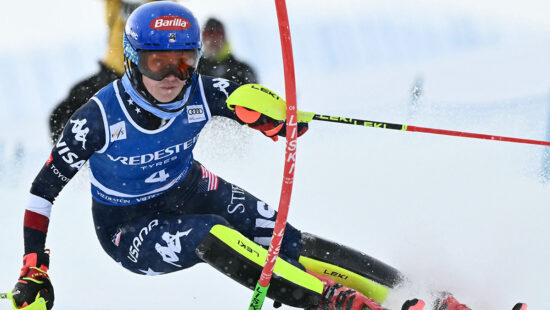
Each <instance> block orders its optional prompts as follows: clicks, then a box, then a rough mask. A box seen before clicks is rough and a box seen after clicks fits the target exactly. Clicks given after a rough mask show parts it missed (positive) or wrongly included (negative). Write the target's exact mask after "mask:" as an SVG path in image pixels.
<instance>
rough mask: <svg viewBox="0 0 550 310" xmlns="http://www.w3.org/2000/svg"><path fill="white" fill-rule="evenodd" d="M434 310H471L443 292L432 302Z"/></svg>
mask: <svg viewBox="0 0 550 310" xmlns="http://www.w3.org/2000/svg"><path fill="white" fill-rule="evenodd" d="M434 310H472V309H470V308H468V307H467V306H466V305H464V304H461V303H459V302H458V300H456V298H454V297H453V295H451V294H449V293H447V292H444V293H441V294H440V295H439V296H438V297H437V298H436V299H435V301H434Z"/></svg>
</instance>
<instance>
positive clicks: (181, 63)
mask: <svg viewBox="0 0 550 310" xmlns="http://www.w3.org/2000/svg"><path fill="white" fill-rule="evenodd" d="M198 62H199V51H198V50H196V49H195V50H178V51H149V50H141V51H139V71H140V72H141V73H142V74H143V75H145V76H147V77H148V78H150V79H153V80H155V81H161V80H163V79H164V78H166V77H168V76H170V75H174V76H175V77H177V78H178V79H180V80H182V81H184V80H187V79H189V78H190V77H191V76H192V75H193V73H194V72H195V70H196V68H197V65H198Z"/></svg>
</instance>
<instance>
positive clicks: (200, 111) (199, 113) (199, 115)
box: [187, 105, 206, 123]
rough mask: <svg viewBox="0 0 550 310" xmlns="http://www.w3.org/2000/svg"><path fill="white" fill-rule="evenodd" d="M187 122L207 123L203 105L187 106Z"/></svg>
mask: <svg viewBox="0 0 550 310" xmlns="http://www.w3.org/2000/svg"><path fill="white" fill-rule="evenodd" d="M187 120H188V121H189V123H196V122H201V121H205V120H206V116H205V115H204V108H203V107H202V105H190V106H187Z"/></svg>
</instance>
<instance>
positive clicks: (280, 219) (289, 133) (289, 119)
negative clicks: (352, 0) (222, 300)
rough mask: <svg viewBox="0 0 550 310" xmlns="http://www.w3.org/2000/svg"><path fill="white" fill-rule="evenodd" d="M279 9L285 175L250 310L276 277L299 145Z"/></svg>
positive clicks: (286, 28) (280, 6)
mask: <svg viewBox="0 0 550 310" xmlns="http://www.w3.org/2000/svg"><path fill="white" fill-rule="evenodd" d="M275 7H276V10H277V20H278V23H279V35H280V37H281V49H282V53H283V65H284V74H285V94H286V100H287V101H286V150H285V165H284V175H283V185H282V188H281V197H280V200H279V209H278V214H277V219H276V221H275V228H274V229H273V236H272V238H271V244H270V245H269V251H268V253H267V258H266V261H265V264H264V268H263V270H262V274H261V275H260V279H259V280H258V283H257V284H256V288H255V289H254V295H253V296H252V300H251V301H250V305H249V306H248V309H249V310H259V309H261V308H262V305H263V303H264V300H265V297H266V295H267V290H268V289H269V282H270V281H271V277H272V275H273V268H274V267H275V262H276V261H277V257H278V256H279V251H280V250H281V244H282V241H283V236H284V233H285V227H286V220H287V216H288V209H289V205H290V198H291V196H292V185H293V183H294V169H295V166H296V146H297V140H296V139H297V137H298V130H297V125H298V122H297V119H298V117H297V112H296V111H297V110H298V109H297V107H296V78H295V75H294V57H293V55H292V41H291V38H290V25H289V22H288V13H287V9H286V3H285V0H275Z"/></svg>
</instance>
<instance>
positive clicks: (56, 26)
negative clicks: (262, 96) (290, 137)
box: [0, 0, 550, 310]
mask: <svg viewBox="0 0 550 310" xmlns="http://www.w3.org/2000/svg"><path fill="white" fill-rule="evenodd" d="M180 3H183V4H185V5H187V6H188V7H190V8H191V9H192V10H193V11H194V12H195V14H196V16H197V17H198V19H199V21H200V22H205V21H206V20H207V19H208V18H209V17H216V18H218V19H220V20H221V21H222V22H223V23H224V24H225V28H226V33H227V36H228V39H229V40H230V42H231V47H232V51H233V53H234V55H235V56H236V57H238V58H239V59H241V60H244V61H246V62H248V63H249V64H250V65H251V66H252V67H253V68H254V70H255V72H256V74H257V76H258V79H259V81H260V82H261V83H262V84H264V85H266V86H267V87H269V88H270V89H272V90H274V91H276V92H277V93H279V94H281V95H284V77H283V69H282V58H281V48H280V43H279V34H278V26H277V20H276V13H275V7H274V3H273V2H272V1H252V0H235V1H222V0H200V1H199V0H190V1H180ZM287 6H288V11H289V17H290V28H291V33H292V42H293V49H294V58H295V66H296V67H295V70H296V79H297V92H298V106H299V109H300V110H305V111H311V112H315V113H320V114H329V115H336V116H344V117H354V118H362V119H369V120H375V121H383V122H396V123H404V124H409V125H416V126H423V127H434V128H442V129H449V130H459V131H471V132H477V133H485V134H494V135H503V136H512V137H517V138H530V139H538V140H549V139H550V135H549V134H548V133H549V130H550V123H549V120H550V115H549V113H548V112H549V108H550V56H549V55H550V19H548V18H547V14H548V12H550V3H548V1H543V0H524V1H522V2H521V3H519V2H510V1H493V0H477V1H474V0H461V1H458V0H440V1H435V0H433V1H432V0H415V1H414V2H413V1H405V0H386V1H374V0H347V1H339V2H338V3H336V2H334V1H328V0H315V1H314V0H300V1H289V2H288V3H287ZM0 27H1V28H2V29H3V31H2V43H1V45H0V46H1V48H0V68H2V70H1V71H0V72H1V73H2V74H1V75H0V197H2V200H3V201H4V203H3V206H2V208H1V210H2V211H3V212H2V216H0V227H1V230H0V232H1V233H2V235H3V236H4V238H2V240H3V241H4V242H3V245H2V246H1V247H0V248H1V253H2V254H3V255H0V267H1V268H2V271H1V272H0V291H7V290H9V289H11V288H12V286H13V284H14V283H15V280H16V278H17V276H18V274H19V268H20V264H21V256H22V253H23V242H22V219H23V212H24V206H25V202H26V199H27V195H28V190H29V188H30V184H31V182H32V180H33V178H34V176H35V175H36V173H37V172H38V171H39V169H40V168H41V166H42V165H43V163H44V161H45V160H46V159H47V157H48V155H49V151H50V147H51V144H50V141H49V139H48V116H49V113H50V112H51V110H52V109H53V108H54V106H55V105H56V104H57V103H58V102H59V101H60V100H62V99H63V98H64V97H65V96H66V95H67V93H68V90H69V88H70V87H71V86H72V85H73V84H74V83H75V82H76V81H78V80H80V79H83V78H85V77H87V76H89V75H90V74H92V73H94V72H95V71H97V69H98V61H100V60H101V59H102V58H103V57H104V54H105V51H106V49H107V36H108V27H107V24H106V22H105V1H102V0H55V1H38V0H29V1H10V2H8V3H5V4H3V9H2V10H1V11H0ZM229 129H230V130H227V127H226V126H216V124H215V123H214V124H212V125H210V126H209V127H208V128H207V129H206V130H205V131H204V132H203V134H202V135H201V139H200V140H199V144H198V146H197V148H196V152H195V155H196V158H197V159H198V160H200V161H201V162H202V163H203V164H205V165H206V166H207V167H209V169H210V170H211V171H213V172H214V173H216V174H218V175H220V176H221V177H223V178H225V179H226V180H228V181H231V182H233V183H235V184H237V185H239V186H241V187H243V188H245V189H247V190H249V191H250V192H251V193H253V194H255V195H256V196H259V197H261V198H262V199H264V200H265V201H266V202H268V203H269V204H271V205H273V206H277V205H278V198H279V191H280V183H281V179H282V166H283V151H284V143H283V142H278V143H273V142H271V140H269V139H265V138H264V137H263V136H262V135H261V134H258V133H255V132H251V131H249V130H248V129H246V128H241V127H238V126H230V128H229ZM547 152H548V151H547V148H545V147H541V146H532V145H519V144H512V143H503V142H494V141H482V140H471V139H463V138H456V137H445V136H435V135H425V134H420V133H407V132H394V131H388V130H379V129H373V128H360V127H354V126H344V125H338V124H326V123H312V124H311V125H310V131H309V132H308V134H307V135H305V136H304V137H302V138H301V139H300V140H299V146H298V160H297V171H296V182H295V187H294V192H293V200H292V205H291V209H290V214H289V221H290V222H291V223H292V224H294V225H295V226H297V227H299V228H301V229H303V230H304V231H308V232H311V233H314V234H317V235H320V236H323V237H325V238H329V239H333V240H335V241H339V242H341V243H344V244H347V245H350V246H353V247H356V248H358V249H361V250H363V251H365V252H366V253H368V254H370V255H371V256H374V257H377V258H379V259H381V260H383V261H385V262H387V263H389V264H391V265H394V266H395V267H397V268H399V269H400V270H402V271H403V272H404V273H405V274H407V275H409V277H410V279H411V283H410V285H407V286H405V287H403V288H401V289H400V290H398V291H397V292H395V294H393V295H392V296H390V298H389V301H388V304H387V305H388V306H390V307H393V308H399V307H400V304H401V303H402V302H403V300H404V299H406V298H410V297H413V296H414V297H422V298H425V299H428V300H429V298H430V297H429V291H431V290H433V289H437V290H449V291H452V292H454V293H455V295H456V296H457V298H458V299H459V300H461V301H462V302H465V303H467V304H468V305H469V306H471V307H472V308H473V309H489V310H491V309H507V308H509V309H511V307H512V306H513V305H514V303H515V302H517V301H523V302H526V303H528V304H529V305H530V306H531V308H532V309H546V308H549V307H550V294H549V293H548V292H550V285H549V281H548V278H549V277H550V267H549V266H548V261H549V260H550V247H549V246H548V244H549V242H548V236H550V228H549V225H548V221H549V219H550V208H548V202H549V201H550V188H549V187H548V183H547V182H548V179H549V177H548V176H549V175H550V174H549V173H548V171H547V170H548V169H547V166H548V164H547V161H548V160H547V156H548V155H547ZM87 177H88V176H87V172H86V171H81V172H80V173H79V174H78V175H77V177H76V178H75V179H74V180H73V181H72V182H71V183H70V184H69V185H68V186H67V188H66V189H65V191H64V192H63V193H62V194H61V195H60V196H59V198H58V200H57V201H56V204H55V205H54V209H53V213H52V218H51V225H50V233H49V235H48V246H49V247H50V248H51V249H52V263H51V277H52V280H53V284H54V286H55V289H56V307H55V309H59V310H61V309H75V308H78V309H90V310H91V309H94V310H98V309H117V310H122V309H153V308H154V309H163V308H170V309H172V308H176V309H185V308H187V309H196V308H203V309H214V308H224V309H245V307H246V306H247V305H248V302H249V300H250V297H251V292H250V291H248V290H247V289H246V288H244V287H241V286H239V285H238V284H235V283H233V282H232V281H231V280H230V279H228V278H226V277H225V276H223V275H221V274H219V273H218V272H217V271H215V270H213V269H212V268H210V267H208V266H205V265H199V266H196V267H194V268H192V269H190V270H186V271H183V272H179V273H175V274H169V275H163V276H157V277H146V276H139V275H134V274H130V273H129V272H127V271H126V270H124V269H122V268H120V267H119V266H118V265H117V264H116V263H114V262H113V261H111V260H110V258H109V257H108V256H107V255H106V254H105V253H103V250H102V249H101V248H100V246H99V243H98V242H97V241H95V235H94V229H93V222H92V218H91V212H90V207H89V206H90V201H91V199H90V194H89V186H88V185H87ZM76 279H78V280H79V281H82V282H81V284H79V285H73V283H75V282H74V281H76ZM77 306H78V307H77ZM9 308H10V307H9V305H7V303H4V304H0V309H9ZM286 308H287V309H290V308H289V307H286ZM264 309H271V304H270V303H266V305H265V306H264ZM282 309H285V307H283V308H282Z"/></svg>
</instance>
